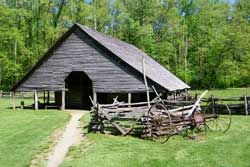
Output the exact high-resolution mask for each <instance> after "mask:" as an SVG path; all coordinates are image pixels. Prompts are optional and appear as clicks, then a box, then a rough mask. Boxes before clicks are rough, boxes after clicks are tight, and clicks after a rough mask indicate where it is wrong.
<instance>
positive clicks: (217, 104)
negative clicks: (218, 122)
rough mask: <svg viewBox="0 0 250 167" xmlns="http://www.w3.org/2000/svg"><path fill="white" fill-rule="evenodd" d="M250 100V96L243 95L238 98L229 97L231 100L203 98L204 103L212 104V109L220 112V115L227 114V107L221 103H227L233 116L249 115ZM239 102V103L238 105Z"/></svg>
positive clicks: (212, 97)
mask: <svg viewBox="0 0 250 167" xmlns="http://www.w3.org/2000/svg"><path fill="white" fill-rule="evenodd" d="M249 100H250V96H247V95H243V96H238V97H229V98H217V97H214V96H211V97H209V98H203V99H202V102H208V103H211V107H212V108H213V109H214V110H216V111H218V112H219V113H224V112H225V107H224V105H222V104H221V103H226V104H227V105H228V107H229V108H230V110H231V113H232V114H243V115H248V114H249V112H250V110H249ZM236 102H237V103H236Z"/></svg>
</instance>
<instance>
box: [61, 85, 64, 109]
mask: <svg viewBox="0 0 250 167" xmlns="http://www.w3.org/2000/svg"><path fill="white" fill-rule="evenodd" d="M61 110H63V111H64V110H65V83H64V84H63V90H62V106H61Z"/></svg>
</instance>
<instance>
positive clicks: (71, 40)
mask: <svg viewBox="0 0 250 167" xmlns="http://www.w3.org/2000/svg"><path fill="white" fill-rule="evenodd" d="M120 63H121V62H118V61H117V60H115V59H113V58H111V57H110V55H108V52H107V51H105V50H104V49H102V48H100V47H99V46H98V45H96V43H94V41H93V40H92V39H91V38H89V37H88V36H87V35H86V34H85V33H84V32H82V31H81V30H80V29H78V28H77V29H76V30H74V32H73V33H72V34H71V35H69V37H68V38H67V39H66V40H65V41H64V42H62V43H61V45H59V47H57V48H56V49H55V50H54V52H53V53H52V54H51V56H50V57H49V58H48V59H46V60H45V61H44V62H43V63H42V64H41V65H40V66H39V67H37V69H36V70H35V71H34V72H33V73H32V74H31V76H29V77H28V79H27V80H25V81H24V82H23V83H22V84H21V85H20V86H19V87H18V89H17V91H33V90H62V89H63V82H64V80H65V78H67V76H68V75H69V74H70V72H72V71H84V72H85V73H86V74H87V75H88V77H89V78H90V79H91V80H92V84H93V88H94V90H95V91H96V92H143V91H145V85H144V82H143V77H142V75H137V74H135V72H134V71H133V69H130V68H131V67H128V66H126V67H125V66H123V65H121V64H120ZM150 85H151V82H150V83H149V86H150Z"/></svg>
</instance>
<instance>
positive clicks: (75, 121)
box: [47, 110, 86, 167]
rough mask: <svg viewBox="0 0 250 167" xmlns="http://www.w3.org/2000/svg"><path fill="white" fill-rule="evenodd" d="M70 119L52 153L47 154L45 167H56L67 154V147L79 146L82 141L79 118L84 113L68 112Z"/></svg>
mask: <svg viewBox="0 0 250 167" xmlns="http://www.w3.org/2000/svg"><path fill="white" fill-rule="evenodd" d="M69 112H70V113H71V119H70V121H69V123H68V124H67V126H66V128H65V130H64V132H63V135H62V137H61V138H60V139H59V140H58V142H57V144H56V145H55V147H54V149H53V151H52V152H51V153H49V158H48V163H47V167H57V166H59V165H60V164H61V163H62V162H63V160H64V157H65V155H66V154H67V152H68V150H69V147H71V146H73V145H76V144H79V143H80V141H81V140H82V139H83V132H82V127H81V123H80V118H81V117H82V116H83V115H84V114H85V113H86V112H84V111H74V110H73V111H69Z"/></svg>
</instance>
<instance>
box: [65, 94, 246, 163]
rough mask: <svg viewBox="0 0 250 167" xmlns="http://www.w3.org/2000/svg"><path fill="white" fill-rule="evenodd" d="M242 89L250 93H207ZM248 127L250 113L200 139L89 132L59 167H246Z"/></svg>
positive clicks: (86, 120) (222, 95)
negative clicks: (157, 138) (155, 139)
mask: <svg viewBox="0 0 250 167" xmlns="http://www.w3.org/2000/svg"><path fill="white" fill-rule="evenodd" d="M192 92H198V91H192ZM199 92H201V91H199ZM244 93H248V94H250V91H249V89H227V90H214V91H210V95H211V94H214V95H215V96H220V97H225V96H228V97H229V96H238V95H242V94H244ZM88 120H89V115H85V116H84V117H83V118H82V122H83V124H87V122H88ZM249 127H250V116H235V115H234V116H233V117H232V125H231V129H230V130H229V131H228V132H227V133H226V134H218V133H212V132H209V133H208V134H207V136H206V137H204V139H202V140H199V141H196V140H188V139H183V138H182V137H179V136H175V137H172V138H171V139H170V140H169V141H168V142H167V143H165V144H160V143H155V142H152V141H146V140H141V139H138V138H135V137H131V136H126V137H121V136H111V135H102V134H93V133H89V134H86V138H85V140H84V141H83V142H82V143H81V144H80V145H78V146H74V147H71V149H70V152H69V153H68V154H67V158H66V159H65V161H64V162H63V164H62V165H61V167H72V166H74V167H84V166H86V167H92V166H93V167H127V166H133V167H136V166H138V167H139V166H145V167H147V166H148V167H151V166H164V167H168V166H169V167H193V166H200V167H204V166H205V167H235V166H237V167H249V166H250V165H249V164H250V158H249V157H250V137H249V135H250V128H249Z"/></svg>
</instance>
